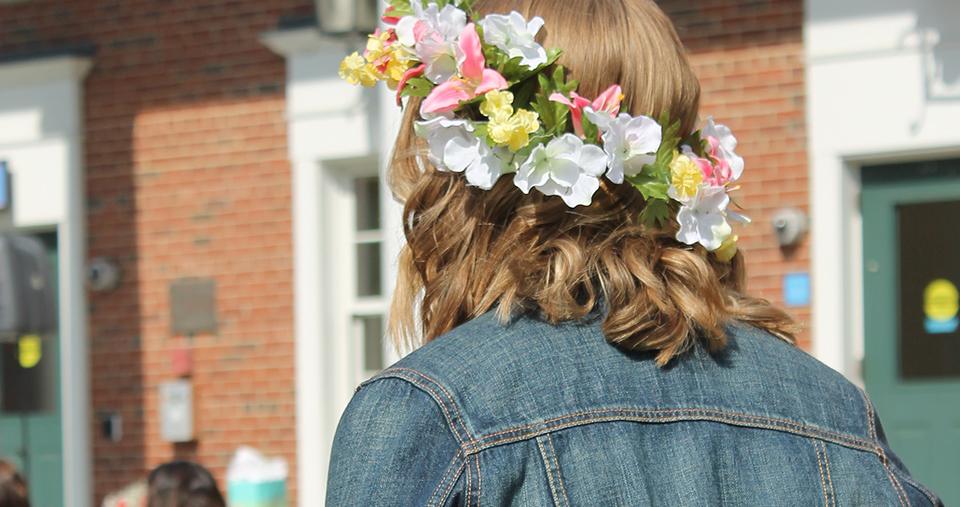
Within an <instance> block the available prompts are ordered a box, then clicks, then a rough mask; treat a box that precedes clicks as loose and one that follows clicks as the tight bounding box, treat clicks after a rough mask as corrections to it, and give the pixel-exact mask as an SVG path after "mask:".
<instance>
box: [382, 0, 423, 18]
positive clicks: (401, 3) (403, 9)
mask: <svg viewBox="0 0 960 507" xmlns="http://www.w3.org/2000/svg"><path fill="white" fill-rule="evenodd" d="M415 1H420V0H415ZM387 5H389V6H390V7H393V12H391V13H390V15H391V16H396V17H398V18H401V17H403V16H410V15H413V7H411V6H410V0H387Z"/></svg>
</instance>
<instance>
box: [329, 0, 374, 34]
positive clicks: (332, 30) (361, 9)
mask: <svg viewBox="0 0 960 507" xmlns="http://www.w3.org/2000/svg"><path fill="white" fill-rule="evenodd" d="M314 7H315V8H316V12H317V24H318V26H319V28H320V31H321V32H323V33H326V34H331V35H333V34H350V33H370V32H373V31H374V30H375V29H376V28H377V23H378V21H379V19H378V16H377V12H378V7H379V2H378V1H377V0H314Z"/></svg>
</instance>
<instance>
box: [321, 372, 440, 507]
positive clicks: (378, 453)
mask: <svg viewBox="0 0 960 507" xmlns="http://www.w3.org/2000/svg"><path fill="white" fill-rule="evenodd" d="M457 451H458V446H457V443H456V441H455V440H454V437H453V434H452V433H451V431H450V428H449V426H448V425H447V422H446V419H444V417H443V413H442V412H441V411H440V407H439V405H437V403H436V402H435V401H434V400H433V399H432V398H431V397H430V396H429V395H428V394H427V393H425V392H424V391H422V390H420V389H419V388H417V387H416V386H414V385H413V384H411V383H409V382H407V381H405V380H401V379H396V378H381V379H378V380H375V381H373V382H371V383H369V384H367V385H365V386H363V387H362V388H361V389H360V390H359V391H358V392H357V393H356V394H355V395H354V397H353V399H352V400H351V401H350V404H349V405H348V406H347V409H346V411H345V412H344V414H343V417H342V418H341V419H340V425H339V426H338V428H337V433H336V436H335V437H334V442H333V452H332V455H331V460H330V472H329V475H328V479H327V502H326V505H327V506H328V507H339V506H348V505H360V504H362V505H375V506H380V505H425V504H426V503H427V502H428V501H429V499H430V498H431V497H432V496H434V495H435V494H436V495H438V496H439V495H441V494H442V491H440V490H439V489H440V488H438V486H439V485H440V484H441V482H443V483H445V484H447V483H449V482H450V481H456V477H448V476H451V475H452V474H455V473H456V472H457V468H456V466H455V463H454V459H455V457H457V455H458V452H457ZM444 489H446V488H444Z"/></svg>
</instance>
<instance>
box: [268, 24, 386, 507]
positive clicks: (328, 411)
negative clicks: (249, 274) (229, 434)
mask: <svg viewBox="0 0 960 507" xmlns="http://www.w3.org/2000/svg"><path fill="white" fill-rule="evenodd" d="M261 41H262V42H263V43H264V44H265V45H266V46H267V47H269V48H270V49H271V50H273V51H274V52H275V53H277V54H279V55H281V56H283V57H284V58H286V61H287V84H286V97H287V106H286V115H287V129H288V131H287V136H288V151H289V157H290V163H291V166H292V184H293V243H294V314H295V315H294V320H295V324H294V333H295V342H296V346H295V354H296V359H295V368H296V375H295V378H296V393H297V394H296V404H297V408H296V413H297V490H298V504H299V505H321V504H322V503H323V499H324V496H325V491H326V477H327V469H328V465H329V461H330V448H331V445H332V440H333V435H334V432H335V430H336V424H337V422H338V420H339V417H340V414H341V412H342V410H343V408H344V405H345V403H346V400H349V398H350V396H351V395H352V393H353V389H354V387H355V386H354V385H351V381H350V380H349V379H348V378H347V377H348V374H349V372H348V371H347V369H345V368H344V367H343V366H344V363H343V361H344V360H346V358H347V355H348V351H347V347H346V346H345V345H344V344H341V343H338V342H337V340H336V339H334V338H335V337H334V336H332V335H331V334H330V333H331V324H330V322H329V320H330V319H329V318H325V315H326V314H327V313H328V312H326V311H325V309H326V307H327V306H328V305H329V304H330V302H329V301H327V295H326V294H328V290H326V289H327V288H329V287H330V284H331V282H332V280H330V276H329V272H330V271H329V270H330V269H332V268H334V266H330V261H329V259H328V257H327V255H326V252H327V251H328V246H327V245H324V237H325V236H328V234H326V233H325V231H324V221H325V217H324V216H323V210H324V202H323V195H324V187H325V186H328V185H329V183H330V182H328V181H325V178H327V177H328V176H329V174H330V172H329V169H330V168H331V167H334V166H337V165H338V163H340V164H342V163H343V161H345V160H363V159H371V160H378V161H379V165H380V167H379V172H380V174H381V175H383V174H385V171H386V160H388V156H389V151H390V149H391V147H392V144H393V139H394V137H395V132H396V130H395V129H396V125H397V124H398V122H399V114H398V113H397V112H395V111H396V106H395V104H393V102H394V99H393V97H392V95H391V94H389V93H387V92H386V91H380V90H378V91H373V90H365V89H360V88H356V87H353V86H350V85H348V84H347V83H345V82H343V81H342V80H341V79H340V78H339V76H338V75H337V69H338V66H339V63H340V60H342V59H343V57H344V56H346V55H347V54H348V53H349V52H351V51H353V50H355V49H358V48H359V44H360V43H362V41H358V40H354V41H346V40H340V39H329V38H325V37H322V36H321V35H320V34H319V33H318V32H317V30H316V28H314V27H305V28H297V29H285V30H284V29H281V30H276V31H272V32H267V33H265V34H263V35H262V36H261ZM354 46H356V47H354ZM325 175H326V176H325ZM384 181H385V180H384ZM381 188H382V190H381V210H383V211H382V212H383V218H382V219H383V230H384V231H391V232H390V233H386V232H385V238H384V252H383V255H384V257H385V259H388V260H390V261H389V262H386V263H385V264H386V265H385V268H386V270H385V273H384V278H385V280H384V289H385V290H386V291H387V294H386V297H387V298H388V299H389V292H390V291H391V290H392V280H394V279H395V278H396V277H395V272H396V268H395V263H394V262H393V261H392V259H395V258H396V256H397V253H398V252H399V249H400V245H401V244H402V231H401V229H400V224H401V223H402V222H401V218H400V211H399V208H398V206H397V205H396V203H394V202H393V200H392V198H391V196H390V194H389V192H388V191H387V189H386V185H382V186H381ZM350 378H351V379H352V376H351V377H350Z"/></svg>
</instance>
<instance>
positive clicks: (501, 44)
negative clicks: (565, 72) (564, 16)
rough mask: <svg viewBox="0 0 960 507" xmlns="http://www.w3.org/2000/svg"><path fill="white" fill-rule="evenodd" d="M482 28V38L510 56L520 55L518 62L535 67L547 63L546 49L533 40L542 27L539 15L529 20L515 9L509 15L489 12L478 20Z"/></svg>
mask: <svg viewBox="0 0 960 507" xmlns="http://www.w3.org/2000/svg"><path fill="white" fill-rule="evenodd" d="M480 27H481V28H483V40H484V41H485V42H486V43H487V44H491V45H493V46H496V47H497V48H499V49H500V50H501V51H503V52H504V53H506V54H508V55H510V58H516V57H520V58H521V60H520V63H521V64H522V65H525V66H527V67H529V68H531V69H535V68H537V67H539V66H541V65H543V64H545V63H547V51H546V50H545V49H543V46H541V45H540V44H538V43H537V41H536V40H535V38H536V36H537V33H538V32H539V31H540V29H541V28H543V19H542V18H541V17H539V16H537V17H535V18H533V19H531V20H530V21H529V22H527V20H525V19H523V15H521V14H520V13H519V12H517V11H513V12H511V13H510V14H509V15H507V16H504V15H502V14H490V15H489V16H487V17H485V18H483V19H482V20H480Z"/></svg>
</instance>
